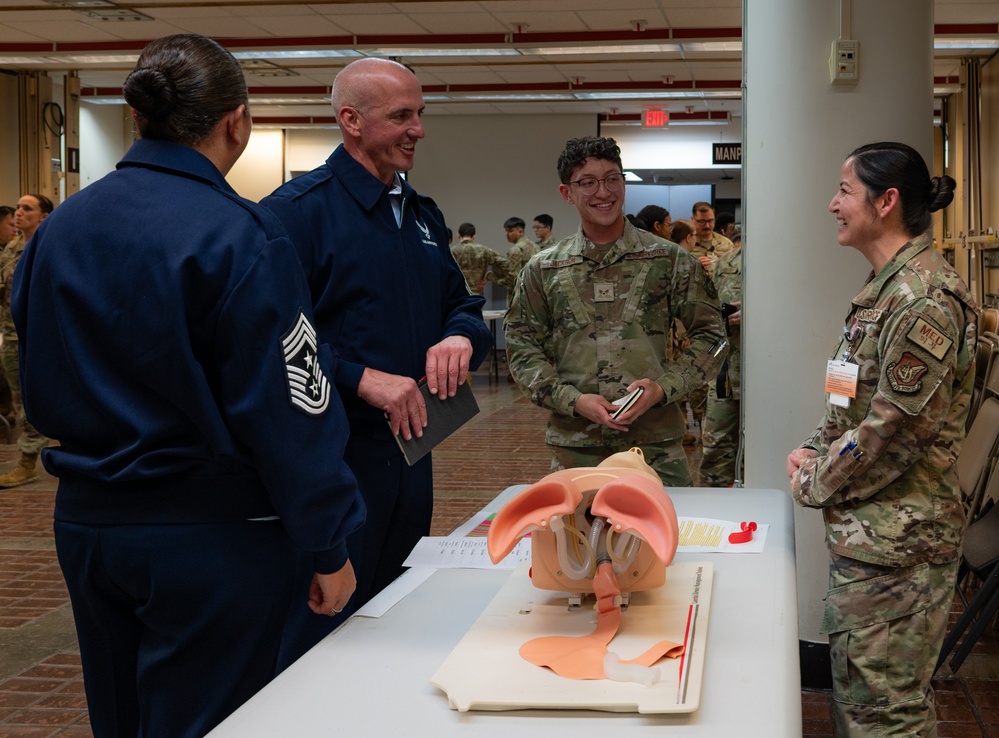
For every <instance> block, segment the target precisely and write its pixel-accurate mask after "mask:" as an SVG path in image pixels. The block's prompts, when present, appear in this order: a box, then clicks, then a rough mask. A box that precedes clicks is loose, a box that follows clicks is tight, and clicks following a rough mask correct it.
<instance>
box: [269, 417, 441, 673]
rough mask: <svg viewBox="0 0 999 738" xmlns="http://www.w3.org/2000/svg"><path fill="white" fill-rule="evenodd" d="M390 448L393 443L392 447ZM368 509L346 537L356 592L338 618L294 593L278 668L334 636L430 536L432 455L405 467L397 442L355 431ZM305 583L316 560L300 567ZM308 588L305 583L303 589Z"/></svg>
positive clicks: (357, 471) (352, 455)
mask: <svg viewBox="0 0 999 738" xmlns="http://www.w3.org/2000/svg"><path fill="white" fill-rule="evenodd" d="M389 444H391V445H389ZM344 460H345V461H346V462H347V464H348V466H350V469H351V471H353V472H354V476H355V477H357V485H358V487H359V488H360V490H361V494H362V496H363V497H364V503H365V505H366V506H367V515H366V517H365V520H364V525H362V526H361V527H360V528H359V529H358V530H357V531H355V532H354V533H351V534H350V535H349V536H348V537H347V551H348V553H349V554H350V562H351V564H352V565H353V567H354V574H355V575H356V576H357V590H356V591H355V593H354V595H353V597H351V598H350V602H349V603H348V604H347V607H346V608H345V609H344V611H343V612H342V613H341V614H340V615H337V616H336V617H333V618H331V617H329V616H328V615H316V614H315V613H313V612H312V611H311V610H310V609H309V608H308V606H307V605H306V604H305V602H304V600H303V599H302V598H301V597H299V592H298V590H299V589H301V586H299V587H297V588H296V590H295V594H294V595H293V596H294V597H295V600H294V604H293V605H292V615H291V621H290V623H289V626H288V629H287V633H286V635H285V642H284V643H283V644H282V646H281V657H280V659H279V662H280V663H279V669H284V668H286V667H287V666H289V665H290V664H292V663H293V662H294V661H295V660H296V659H298V658H299V657H300V656H302V655H303V654H304V653H305V652H306V651H308V650H309V649H310V648H312V647H313V646H314V645H316V644H317V643H319V641H321V640H322V639H323V638H325V637H326V636H327V635H329V634H330V633H331V632H333V630H334V628H336V627H337V626H338V625H339V624H340V623H342V622H343V621H344V620H346V619H347V618H348V617H349V616H350V615H351V614H352V613H353V612H355V611H356V610H357V609H358V608H360V607H361V606H362V605H363V604H364V603H365V602H367V601H368V600H370V599H371V598H372V597H374V596H375V595H376V594H378V593H379V592H381V591H382V590H383V589H385V587H387V586H388V585H389V584H391V583H392V581H393V580H394V579H396V578H397V577H398V576H399V575H400V574H402V573H403V571H405V570H404V568H403V566H402V562H403V561H405V560H406V557H407V556H409V553H410V551H412V550H413V547H414V546H415V545H416V544H417V542H418V541H419V540H420V538H422V537H423V536H426V535H429V533H430V522H431V518H432V517H433V511H434V484H433V465H432V463H431V457H430V455H429V454H428V455H427V456H424V457H423V458H422V459H420V460H419V461H418V462H417V463H416V464H415V465H414V466H409V465H407V464H406V460H405V459H404V458H403V456H402V453H401V452H400V451H399V448H398V446H396V444H395V442H394V441H392V440H389V441H388V443H386V442H385V441H384V440H383V439H381V438H379V439H372V438H370V437H365V436H364V435H362V434H355V433H353V432H352V433H351V436H350V440H349V441H348V442H347V449H346V451H345V453H344ZM299 569H300V571H299V576H298V577H297V579H298V581H299V583H300V585H301V584H302V583H303V582H306V583H307V582H308V581H310V580H311V578H312V573H313V569H312V560H311V557H306V560H303V561H302V562H301V564H300V567H299ZM302 586H304V585H302Z"/></svg>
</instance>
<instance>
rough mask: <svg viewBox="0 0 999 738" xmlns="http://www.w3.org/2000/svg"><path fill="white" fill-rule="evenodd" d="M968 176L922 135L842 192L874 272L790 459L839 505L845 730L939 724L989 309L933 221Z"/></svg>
mask: <svg viewBox="0 0 999 738" xmlns="http://www.w3.org/2000/svg"><path fill="white" fill-rule="evenodd" d="M953 188H954V180H953V179H951V178H950V177H946V176H944V177H933V178H932V179H931V178H930V175H929V171H928V170H927V168H926V164H925V163H924V161H923V159H922V157H920V155H919V154H918V153H917V152H916V151H914V150H913V149H912V148H910V147H909V146H906V145H905V144H899V143H877V144H870V145H867V146H863V147H861V148H859V149H857V150H856V151H854V152H853V154H851V155H850V157H849V158H848V159H847V160H846V162H845V163H844V164H843V168H842V172H841V176H840V184H839V191H838V192H837V194H836V196H835V197H834V198H833V200H832V202H831V203H830V205H829V210H830V212H832V213H834V214H835V215H836V218H837V222H838V225H839V231H838V241H839V243H840V244H841V245H843V246H852V247H854V248H856V249H857V250H858V251H860V252H861V253H862V254H863V255H864V256H865V257H866V258H867V259H868V261H870V263H871V266H872V267H873V269H874V271H873V272H872V273H871V275H870V277H869V278H868V280H867V283H866V284H865V285H864V287H863V289H862V290H861V291H860V294H859V295H857V297H855V298H854V300H853V304H852V306H851V309H850V313H849V315H848V317H847V321H846V326H845V327H844V330H843V337H842V339H841V340H840V341H839V344H838V346H837V348H836V351H835V353H834V354H833V357H832V359H831V360H830V361H829V367H828V369H827V377H826V380H827V381H826V387H827V391H829V390H832V391H833V392H834V393H833V394H830V395H829V398H828V401H827V404H826V414H825V418H824V419H823V421H822V424H821V425H819V427H818V429H817V430H816V432H815V433H814V434H813V435H812V437H811V438H810V439H808V440H807V441H806V442H805V443H804V444H802V446H801V447H800V448H798V449H796V450H794V451H792V452H791V454H790V455H789V456H788V459H787V473H788V476H789V477H790V478H791V493H792V495H793V497H794V498H795V500H796V501H797V502H798V503H799V504H801V505H804V506H806V507H818V508H822V511H823V514H824V518H825V529H826V544H827V546H828V547H829V551H830V554H831V557H832V561H831V567H830V577H829V591H828V593H827V595H826V605H825V616H824V619H823V631H824V632H826V633H828V634H829V643H830V648H831V654H832V671H833V697H834V708H833V715H834V719H835V722H836V734H837V735H840V736H846V735H850V736H852V735H878V736H881V735H906V736H915V735H920V736H924V735H925V736H935V735H936V712H935V709H934V705H933V690H932V688H931V687H930V678H931V677H932V675H933V669H934V666H935V664H936V660H937V656H938V654H939V651H940V645H941V643H942V641H943V637H944V632H945V629H946V625H947V616H948V613H949V611H950V605H951V602H952V600H953V594H954V579H955V574H956V572H957V567H958V561H959V557H960V547H961V536H962V533H963V531H964V527H965V514H964V507H963V504H962V500H961V493H960V489H959V487H958V483H957V474H956V470H955V461H956V459H957V455H958V453H959V452H960V450H961V444H962V442H963V440H964V426H965V420H966V418H967V414H968V403H969V399H970V397H971V388H972V382H973V379H974V376H973V370H972V369H973V361H972V356H973V346H974V340H975V321H976V310H975V307H974V303H973V300H972V297H971V295H970V294H969V292H968V289H967V287H966V286H965V285H964V283H963V282H962V281H961V278H960V277H959V276H958V274H957V273H956V272H955V271H954V270H953V268H951V267H950V265H949V264H947V262H946V261H945V260H944V259H943V257H942V256H941V255H940V254H938V253H937V252H936V251H935V250H934V249H933V247H932V244H931V240H930V236H929V234H928V233H927V231H928V230H929V228H930V224H931V213H932V212H934V211H936V210H938V209H940V208H942V207H945V206H946V205H947V204H949V203H950V202H951V200H952V199H953Z"/></svg>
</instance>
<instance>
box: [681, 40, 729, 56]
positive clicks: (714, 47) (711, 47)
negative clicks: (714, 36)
mask: <svg viewBox="0 0 999 738" xmlns="http://www.w3.org/2000/svg"><path fill="white" fill-rule="evenodd" d="M680 45H681V46H682V47H683V50H684V51H688V52H691V53H707V52H711V51H742V41H693V42H690V41H685V42H683V43H682V44H680Z"/></svg>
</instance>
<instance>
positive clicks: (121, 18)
mask: <svg viewBox="0 0 999 738" xmlns="http://www.w3.org/2000/svg"><path fill="white" fill-rule="evenodd" d="M73 9H74V10H75V11H76V12H77V13H80V14H82V15H85V16H87V17H88V18H92V19H93V20H99V21H104V22H106V23H132V22H135V21H145V20H153V17H152V16H151V15H146V14H145V13H140V12H139V11H138V10H132V9H131V8H121V7H118V6H117V5H114V4H113V3H107V4H106V5H100V6H96V7H92V6H84V7H79V6H73Z"/></svg>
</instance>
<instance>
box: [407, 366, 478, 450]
mask: <svg viewBox="0 0 999 738" xmlns="http://www.w3.org/2000/svg"><path fill="white" fill-rule="evenodd" d="M419 387H420V394H422V395H423V400H424V401H425V402H426V403H427V427H426V428H424V429H423V436H421V437H420V438H417V437H416V436H413V437H412V438H411V439H410V440H408V441H407V440H405V439H404V438H403V437H402V436H401V435H399V434H396V437H395V442H396V443H398V444H399V448H400V449H401V450H402V455H403V456H405V457H406V463H407V464H409V465H410V466H412V465H413V464H415V463H416V462H417V461H419V460H420V459H422V458H423V457H424V456H426V455H427V454H429V453H430V451H431V450H432V449H433V448H434V447H435V446H437V445H438V444H439V443H440V442H441V441H443V440H444V439H445V438H447V437H448V436H450V435H451V434H452V433H454V432H455V431H456V430H458V429H459V428H460V427H461V426H463V425H464V424H465V423H467V422H468V421H469V420H471V419H472V418H474V417H475V416H476V415H477V414H478V412H479V404H478V403H477V402H476V401H475V395H473V394H472V387H471V385H469V384H468V382H462V383H461V384H459V385H458V391H457V392H456V393H455V396H454V397H448V398H447V399H446V400H442V399H440V398H439V397H438V396H437V395H432V394H430V389H429V388H428V387H427V380H426V379H422V380H420V384H419Z"/></svg>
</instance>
